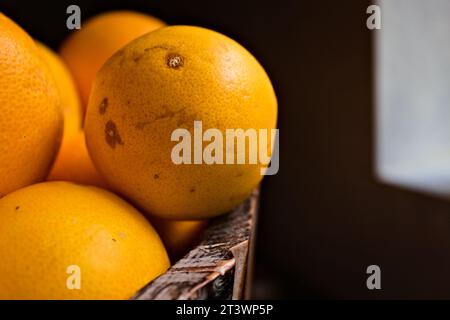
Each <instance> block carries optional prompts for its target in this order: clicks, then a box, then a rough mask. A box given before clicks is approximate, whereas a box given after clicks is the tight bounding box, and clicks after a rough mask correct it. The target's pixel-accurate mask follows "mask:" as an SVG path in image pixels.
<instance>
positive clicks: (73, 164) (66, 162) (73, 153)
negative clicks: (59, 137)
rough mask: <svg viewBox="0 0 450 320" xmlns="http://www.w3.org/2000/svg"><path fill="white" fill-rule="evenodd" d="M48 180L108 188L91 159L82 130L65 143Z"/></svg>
mask: <svg viewBox="0 0 450 320" xmlns="http://www.w3.org/2000/svg"><path fill="white" fill-rule="evenodd" d="M47 180H49V181H58V180H60V181H72V182H76V183H80V184H86V185H92V186H97V187H102V188H107V184H106V182H105V180H104V179H103V177H102V176H101V175H100V174H99V173H98V171H97V169H95V167H94V164H93V163H92V160H91V158H90V157H89V153H88V151H87V148H86V142H85V140H84V132H83V131H82V130H79V131H78V133H77V134H76V135H74V136H73V137H71V138H70V139H67V140H66V141H64V143H63V144H62V146H61V149H60V151H59V154H58V156H57V158H56V161H55V163H54V165H53V168H52V170H51V171H50V174H49V176H48V178H47Z"/></svg>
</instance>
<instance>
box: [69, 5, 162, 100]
mask: <svg viewBox="0 0 450 320" xmlns="http://www.w3.org/2000/svg"><path fill="white" fill-rule="evenodd" d="M162 26H164V23H163V22H162V21H160V20H159V19H156V18H154V17H152V16H149V15H146V14H143V13H138V12H132V11H112V12H107V13H103V14H100V15H98V16H95V17H93V18H91V19H89V20H88V21H86V22H85V23H83V25H82V28H81V29H80V30H78V31H76V32H74V33H73V34H72V35H71V36H70V37H69V38H68V39H67V40H66V41H64V43H63V44H62V46H61V50H60V54H61V56H62V57H63V59H64V60H65V61H66V63H67V65H68V66H69V69H70V71H71V72H72V74H73V75H74V78H75V81H76V83H77V85H78V89H79V92H80V95H81V99H82V102H83V106H84V107H86V106H87V102H88V99H89V93H90V91H91V86H92V83H93V82H94V79H95V74H96V73H97V71H98V70H99V69H100V67H101V66H102V65H103V63H105V61H106V60H107V59H108V58H109V57H111V56H112V55H113V54H114V53H115V52H116V51H117V50H119V49H120V48H122V47H123V46H124V45H126V44H127V43H129V42H130V41H131V40H134V39H135V38H137V37H139V36H141V35H143V34H145V33H147V32H150V31H153V30H155V29H157V28H160V27H162Z"/></svg>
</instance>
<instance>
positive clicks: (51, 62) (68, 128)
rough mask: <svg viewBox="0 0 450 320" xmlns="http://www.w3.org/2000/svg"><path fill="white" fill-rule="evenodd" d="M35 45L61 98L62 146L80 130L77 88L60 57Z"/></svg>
mask: <svg viewBox="0 0 450 320" xmlns="http://www.w3.org/2000/svg"><path fill="white" fill-rule="evenodd" d="M36 45H37V46H38V48H39V50H40V52H41V56H42V59H43V60H44V61H45V62H46V63H47V65H48V67H49V69H50V72H51V74H52V75H53V78H54V79H55V83H56V86H57V88H58V92H59V95H60V97H61V104H62V108H63V116H64V134H63V144H64V142H65V140H68V139H69V140H70V139H71V138H72V137H74V136H76V135H77V134H78V133H79V132H80V130H81V125H82V114H83V113H82V109H81V102H80V98H79V97H78V91H77V87H76V85H75V82H74V80H73V78H72V75H71V74H70V72H69V69H67V67H66V65H65V64H64V61H62V59H61V57H59V56H58V55H57V54H56V53H55V52H53V51H52V50H51V49H50V48H48V47H47V46H46V45H44V44H42V43H40V42H38V41H36Z"/></svg>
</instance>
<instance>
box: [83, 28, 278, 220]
mask: <svg viewBox="0 0 450 320" xmlns="http://www.w3.org/2000/svg"><path fill="white" fill-rule="evenodd" d="M173 56H178V57H180V59H181V61H182V64H181V65H178V66H175V67H173V66H172V67H171V66H170V65H169V62H170V61H169V60H170V57H173ZM194 120H201V121H202V123H203V131H205V130H207V129H208V128H217V129H219V130H220V131H221V132H222V133H225V130H226V129H237V128H241V129H243V130H247V129H256V130H258V129H268V130H269V132H270V129H274V128H275V126H276V120H277V100H276V96H275V93H274V90H273V87H272V84H271V82H270V79H269V77H268V76H267V74H266V72H265V71H264V69H263V68H262V66H261V65H260V64H259V63H258V61H257V60H256V59H255V58H254V57H253V56H252V55H251V54H250V53H249V52H248V51H247V50H245V49H244V48H243V47H242V46H240V45H239V44H238V43H236V42H235V41H233V40H232V39H230V38H228V37H226V36H224V35H221V34H219V33H217V32H214V31H211V30H208V29H204V28H199V27H190V26H170V27H164V28H161V29H158V30H156V31H153V32H151V33H149V34H146V35H144V36H142V37H140V38H138V39H136V40H134V41H133V42H131V43H130V44H128V45H127V46H125V47H124V48H123V49H121V50H119V51H118V52H117V53H116V54H115V55H114V56H112V57H111V58H110V59H109V60H108V61H107V62H106V63H105V65H104V66H103V67H102V69H101V70H100V71H99V72H98V74H97V78H96V80H95V83H94V87H93V91H92V94H91V97H90V101H89V107H88V111H87V114H86V123H85V132H86V141H87V145H88V150H89V152H90V154H91V157H92V160H93V162H94V164H95V166H96V167H97V169H98V170H99V171H100V172H101V174H102V176H104V177H105V179H107V181H108V183H109V184H110V185H112V186H113V187H114V188H115V189H117V190H118V191H119V192H120V193H121V194H124V195H125V196H126V197H127V199H130V200H131V201H132V202H133V203H134V204H135V205H137V206H138V207H140V208H141V209H142V210H143V211H144V212H146V213H148V214H152V215H156V216H159V217H161V218H167V219H176V220H199V219H204V218H209V217H212V216H216V215H219V214H222V213H225V212H227V211H228V210H231V209H233V208H234V207H236V206H237V205H238V204H239V203H241V202H242V201H243V200H244V199H245V198H247V197H248V196H249V195H250V194H251V192H252V190H253V189H254V188H255V187H257V186H258V184H259V182H260V181H261V179H262V177H263V176H261V174H260V169H261V165H259V164H245V165H242V164H240V165H237V164H234V165H227V164H212V165H206V164H200V165H193V164H191V165H187V164H182V165H176V164H174V163H173V162H172V159H171V152H172V149H173V147H174V146H175V145H176V144H178V142H174V141H171V134H172V132H173V131H174V130H175V129H178V128H185V129H187V130H188V131H189V132H190V134H191V137H192V138H193V137H194V132H193V127H194ZM269 142H270V139H269ZM224 147H225V143H224ZM269 149H270V148H269ZM235 153H236V148H235ZM224 154H225V152H224ZM269 155H270V150H269Z"/></svg>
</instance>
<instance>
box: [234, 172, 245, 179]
mask: <svg viewBox="0 0 450 320" xmlns="http://www.w3.org/2000/svg"><path fill="white" fill-rule="evenodd" d="M243 175H244V173H243V172H238V173H237V174H236V175H235V177H236V178H239V177H242V176H243Z"/></svg>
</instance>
